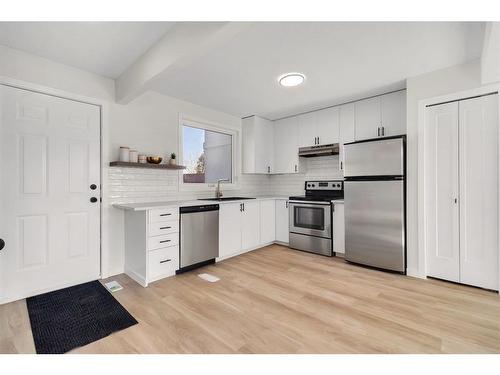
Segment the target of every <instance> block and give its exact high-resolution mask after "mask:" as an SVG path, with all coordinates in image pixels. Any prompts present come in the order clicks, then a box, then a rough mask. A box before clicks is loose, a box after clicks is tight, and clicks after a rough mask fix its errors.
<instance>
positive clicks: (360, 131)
mask: <svg viewBox="0 0 500 375" xmlns="http://www.w3.org/2000/svg"><path fill="white" fill-rule="evenodd" d="M354 108H355V118H356V123H355V137H356V140H357V141H360V140H363V139H369V138H376V137H378V136H380V131H379V129H380V97H379V96H376V97H374V98H369V99H364V100H360V101H357V102H355V103H354Z"/></svg>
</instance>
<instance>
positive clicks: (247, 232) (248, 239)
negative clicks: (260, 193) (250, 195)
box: [241, 201, 260, 250]
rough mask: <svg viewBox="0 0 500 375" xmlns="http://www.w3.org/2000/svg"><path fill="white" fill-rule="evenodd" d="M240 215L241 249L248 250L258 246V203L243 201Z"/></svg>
mask: <svg viewBox="0 0 500 375" xmlns="http://www.w3.org/2000/svg"><path fill="white" fill-rule="evenodd" d="M242 205H243V206H242V207H243V210H242V215H241V218H242V220H241V247H242V250H248V249H252V248H255V247H257V246H259V245H260V202H259V201H244V202H243V203H242Z"/></svg>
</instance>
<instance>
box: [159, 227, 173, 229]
mask: <svg viewBox="0 0 500 375" xmlns="http://www.w3.org/2000/svg"><path fill="white" fill-rule="evenodd" d="M170 228H172V227H160V229H170Z"/></svg>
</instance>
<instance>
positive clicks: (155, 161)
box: [146, 156, 163, 164]
mask: <svg viewBox="0 0 500 375" xmlns="http://www.w3.org/2000/svg"><path fill="white" fill-rule="evenodd" d="M146 160H147V161H148V163H149V164H160V163H161V161H162V160H163V159H162V158H161V157H160V156H148V157H147V158H146Z"/></svg>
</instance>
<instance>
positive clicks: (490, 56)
mask: <svg viewBox="0 0 500 375" xmlns="http://www.w3.org/2000/svg"><path fill="white" fill-rule="evenodd" d="M484 34H485V35H484V45H483V53H482V56H481V82H482V83H483V85H485V84H488V83H493V82H498V81H500V22H488V24H487V25H486V30H485V33H484Z"/></svg>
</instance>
